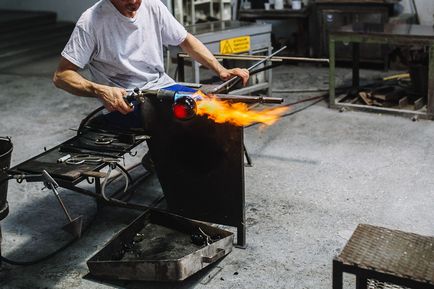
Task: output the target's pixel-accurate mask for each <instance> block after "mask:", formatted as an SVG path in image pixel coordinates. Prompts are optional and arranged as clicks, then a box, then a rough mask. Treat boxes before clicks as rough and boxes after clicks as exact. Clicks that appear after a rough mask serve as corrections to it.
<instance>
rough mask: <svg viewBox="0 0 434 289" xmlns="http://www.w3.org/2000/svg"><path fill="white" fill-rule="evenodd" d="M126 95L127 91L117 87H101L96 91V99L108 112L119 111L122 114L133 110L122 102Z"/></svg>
mask: <svg viewBox="0 0 434 289" xmlns="http://www.w3.org/2000/svg"><path fill="white" fill-rule="evenodd" d="M126 95H127V91H126V90H125V89H123V88H119V87H110V86H102V87H100V89H99V91H98V98H99V99H101V101H102V102H103V104H104V107H105V108H106V109H107V110H108V111H119V112H120V113H122V114H127V113H129V112H131V111H133V108H132V107H130V106H129V105H128V104H127V103H126V102H125V100H124V96H126Z"/></svg>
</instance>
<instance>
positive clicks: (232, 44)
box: [220, 36, 250, 54]
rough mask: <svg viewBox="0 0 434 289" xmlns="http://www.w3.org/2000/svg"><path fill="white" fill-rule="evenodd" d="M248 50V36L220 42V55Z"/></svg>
mask: <svg viewBox="0 0 434 289" xmlns="http://www.w3.org/2000/svg"><path fill="white" fill-rule="evenodd" d="M249 50H250V36H241V37H236V38H230V39H225V40H221V41H220V54H233V53H240V52H246V51H249Z"/></svg>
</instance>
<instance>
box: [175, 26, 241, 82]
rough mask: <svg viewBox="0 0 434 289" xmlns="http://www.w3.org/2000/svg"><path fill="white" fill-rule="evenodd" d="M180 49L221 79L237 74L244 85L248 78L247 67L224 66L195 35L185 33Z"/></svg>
mask: <svg viewBox="0 0 434 289" xmlns="http://www.w3.org/2000/svg"><path fill="white" fill-rule="evenodd" d="M180 46H181V48H182V50H183V51H184V52H186V53H188V55H190V56H191V57H192V58H193V59H194V60H196V61H197V62H199V63H200V64H202V65H203V66H205V67H207V68H209V69H211V70H213V71H214V72H215V73H216V74H217V75H218V76H219V77H220V78H221V79H222V80H227V79H229V78H232V77H234V76H239V77H241V79H242V80H243V84H244V85H246V84H247V81H248V80H249V71H248V70H247V69H241V68H233V69H226V68H224V67H223V66H222V65H221V64H220V63H219V62H218V60H217V59H216V58H215V57H214V55H212V53H211V52H210V51H209V50H208V48H206V46H205V45H203V43H202V42H200V41H199V40H198V39H197V38H196V37H194V36H193V35H191V34H190V33H188V34H187V37H186V38H185V40H184V41H183V42H182V43H181V44H180Z"/></svg>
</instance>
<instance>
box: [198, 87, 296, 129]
mask: <svg viewBox="0 0 434 289" xmlns="http://www.w3.org/2000/svg"><path fill="white" fill-rule="evenodd" d="M194 96H197V97H198V100H197V101H196V104H197V112H196V114H197V115H206V116H207V117H208V118H209V119H211V120H213V121H215V122H216V123H225V122H229V123H231V124H234V125H237V126H246V125H249V124H252V123H262V124H265V125H267V126H268V125H272V124H273V123H275V122H276V121H277V120H278V119H279V118H280V116H281V115H282V114H284V113H285V112H286V111H287V110H288V107H276V108H267V109H263V110H250V109H249V107H248V105H247V104H245V103H241V102H237V103H231V102H229V101H225V100H221V99H219V98H218V97H216V96H214V95H206V94H204V93H203V92H201V91H200V90H198V91H197V92H196V93H195V94H194V95H193V97H194Z"/></svg>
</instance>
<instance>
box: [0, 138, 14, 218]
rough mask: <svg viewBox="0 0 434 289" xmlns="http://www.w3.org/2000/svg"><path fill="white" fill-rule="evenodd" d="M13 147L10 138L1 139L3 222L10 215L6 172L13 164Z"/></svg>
mask: <svg viewBox="0 0 434 289" xmlns="http://www.w3.org/2000/svg"><path fill="white" fill-rule="evenodd" d="M12 149H13V145H12V142H11V139H10V138H8V137H0V220H3V219H4V218H5V217H6V216H7V215H8V213H9V206H8V202H7V200H6V198H7V194H8V182H7V181H5V179H7V173H6V171H7V170H8V169H9V166H10V164H11V155H12Z"/></svg>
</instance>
